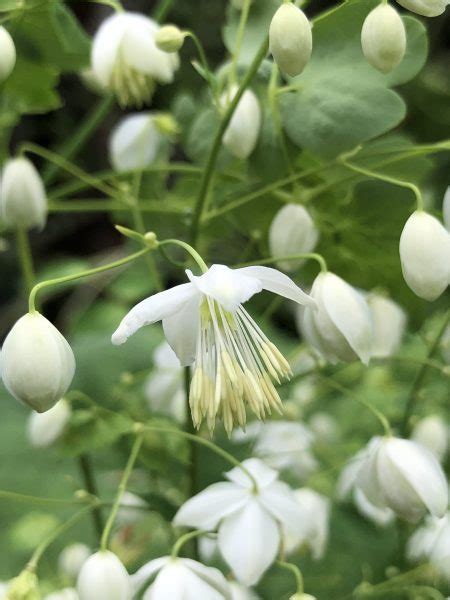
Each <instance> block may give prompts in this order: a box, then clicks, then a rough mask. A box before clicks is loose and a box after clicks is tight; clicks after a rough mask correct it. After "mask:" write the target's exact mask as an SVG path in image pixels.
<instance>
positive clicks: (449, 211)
mask: <svg viewBox="0 0 450 600" xmlns="http://www.w3.org/2000/svg"><path fill="white" fill-rule="evenodd" d="M442 214H443V215H444V225H445V227H446V228H447V231H450V185H449V186H448V188H447V190H446V192H445V195H444V202H443V203H442Z"/></svg>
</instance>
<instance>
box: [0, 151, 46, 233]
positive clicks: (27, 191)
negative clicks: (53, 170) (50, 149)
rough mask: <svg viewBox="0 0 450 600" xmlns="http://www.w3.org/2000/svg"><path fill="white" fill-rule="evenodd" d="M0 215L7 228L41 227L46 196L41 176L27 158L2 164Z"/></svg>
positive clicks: (43, 221)
mask: <svg viewBox="0 0 450 600" xmlns="http://www.w3.org/2000/svg"><path fill="white" fill-rule="evenodd" d="M0 209H1V218H2V220H3V221H4V223H5V225H7V226H8V227H23V228H25V229H30V228H32V227H40V228H42V227H44V225H45V222H46V219H47V197H46V193H45V188H44V184H43V183H42V179H41V177H40V175H39V173H38V172H37V170H36V168H35V167H34V165H33V163H32V162H30V161H29V160H28V158H24V157H20V158H12V159H10V160H8V161H7V162H6V163H5V166H4V167H3V172H2V178H1V184H0Z"/></svg>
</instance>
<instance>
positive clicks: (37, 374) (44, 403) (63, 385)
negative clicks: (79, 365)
mask: <svg viewBox="0 0 450 600" xmlns="http://www.w3.org/2000/svg"><path fill="white" fill-rule="evenodd" d="M1 373H2V379H3V383H4V384H5V386H6V389H7V390H8V391H9V392H10V393H11V394H12V395H13V396H14V398H16V399H17V400H19V401H20V402H23V403H24V404H28V406H31V408H33V409H34V410H36V411H37V412H45V411H46V410H49V408H51V407H52V406H54V405H55V404H56V402H57V401H58V400H60V399H61V398H62V396H64V394H65V393H66V392H67V389H68V388H69V386H70V384H71V382H72V379H73V376H74V373H75V358H74V356H73V352H72V349H71V347H70V346H69V344H68V343H67V341H66V340H65V338H64V337H63V336H62V335H61V334H60V332H59V331H58V330H57V329H56V327H54V326H53V325H52V324H51V323H50V321H48V320H47V319H46V318H45V317H43V316H42V315H41V314H39V313H28V314H26V315H24V316H23V317H21V318H20V319H19V320H18V321H17V323H16V324H15V325H14V327H13V328H12V329H11V331H10V332H9V333H8V335H7V337H6V339H5V341H4V343H3V348H2V357H1Z"/></svg>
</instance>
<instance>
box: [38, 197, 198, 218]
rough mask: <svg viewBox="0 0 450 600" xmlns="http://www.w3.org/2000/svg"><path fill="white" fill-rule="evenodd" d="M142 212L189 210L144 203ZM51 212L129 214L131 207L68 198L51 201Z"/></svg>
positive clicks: (108, 201)
mask: <svg viewBox="0 0 450 600" xmlns="http://www.w3.org/2000/svg"><path fill="white" fill-rule="evenodd" d="M139 208H140V211H141V212H146V213H155V214H174V215H178V214H186V213H188V212H189V209H187V208H185V207H182V206H167V205H165V206H163V205H162V204H161V203H160V202H152V201H144V202H141V203H140V205H139ZM48 209H49V212H53V213H58V212H63V213H71V212H73V213H76V212H83V213H84V212H128V211H129V210H130V206H129V205H128V204H125V203H123V202H118V201H116V200H99V199H98V198H92V199H90V198H83V199H78V198H73V199H71V198H67V199H65V200H50V201H49V204H48Z"/></svg>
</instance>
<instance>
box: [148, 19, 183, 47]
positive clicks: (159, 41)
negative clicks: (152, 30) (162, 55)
mask: <svg viewBox="0 0 450 600" xmlns="http://www.w3.org/2000/svg"><path fill="white" fill-rule="evenodd" d="M185 37H186V34H185V33H184V32H183V31H181V30H180V29H178V27H176V25H164V27H161V29H160V30H159V31H158V33H157V34H156V36H155V41H156V46H157V47H158V48H159V49H160V50H162V51H163V52H169V53H172V52H178V50H181V48H182V46H183V43H184V38H185Z"/></svg>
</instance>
